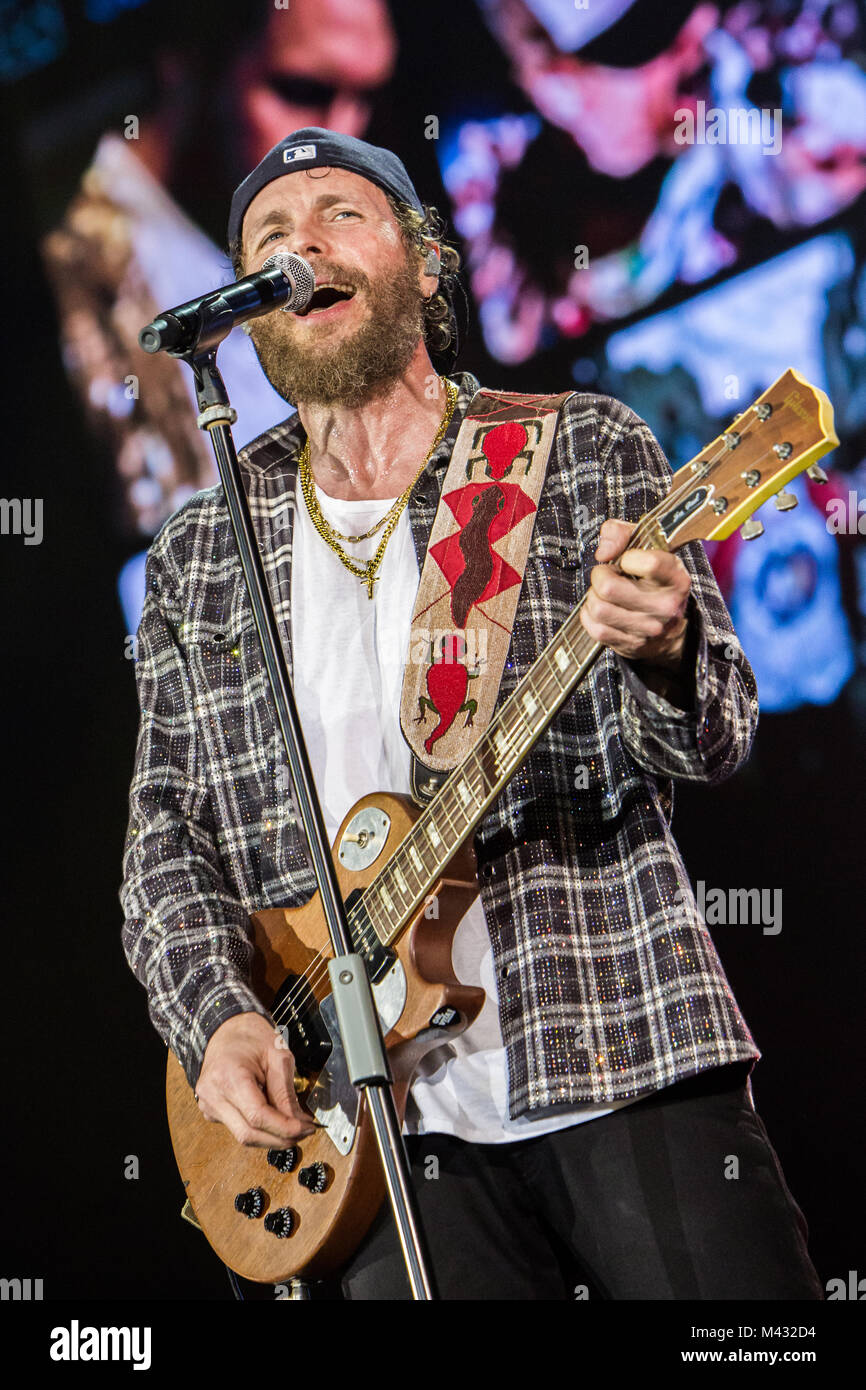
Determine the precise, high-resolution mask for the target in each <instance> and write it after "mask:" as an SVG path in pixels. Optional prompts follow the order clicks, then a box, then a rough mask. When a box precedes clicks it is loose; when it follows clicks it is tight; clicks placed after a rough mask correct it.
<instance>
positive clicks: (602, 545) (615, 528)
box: [595, 519, 635, 563]
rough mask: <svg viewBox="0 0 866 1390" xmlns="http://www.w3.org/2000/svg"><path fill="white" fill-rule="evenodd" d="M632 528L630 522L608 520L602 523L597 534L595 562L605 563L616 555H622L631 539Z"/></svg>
mask: <svg viewBox="0 0 866 1390" xmlns="http://www.w3.org/2000/svg"><path fill="white" fill-rule="evenodd" d="M634 529H635V528H634V526H633V524H632V523H631V522H630V521H614V520H613V519H609V520H607V521H603V522H602V524H601V529H600V531H599V533H598V548H597V549H596V552H595V558H596V560H600V561H601V562H602V563H605V562H606V561H608V560H612V559H613V558H614V557H615V556H616V555H620V554H622V552H623V550H625V548H626V546H627V545H628V543H629V540H630V539H631V534H632V532H633V531H634Z"/></svg>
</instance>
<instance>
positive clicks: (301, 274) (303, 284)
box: [262, 251, 316, 314]
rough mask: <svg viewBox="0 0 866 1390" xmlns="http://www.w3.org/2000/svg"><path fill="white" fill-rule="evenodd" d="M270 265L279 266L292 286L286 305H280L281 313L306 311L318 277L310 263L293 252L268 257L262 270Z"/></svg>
mask: <svg viewBox="0 0 866 1390" xmlns="http://www.w3.org/2000/svg"><path fill="white" fill-rule="evenodd" d="M269 265H275V266H277V267H278V268H279V269H280V270H281V271H282V272H283V274H284V275H285V277H286V279H287V280H288V282H289V284H290V285H291V289H290V291H289V297H288V299H287V300H286V302H285V304H281V305H280V312H281V313H283V314H291V313H294V312H295V311H296V310H298V309H306V307H307V305H308V304H309V302H310V300H311V299H312V297H313V292H314V290H315V288H316V277H315V275H314V273H313V267H312V266H311V265H310V263H309V261H305V260H304V258H303V256H296V255H295V253H294V252H293V251H275V252H274V254H273V255H272V256H268V259H267V260H266V261H265V262H264V264H263V266H262V270H267V268H268V266H269Z"/></svg>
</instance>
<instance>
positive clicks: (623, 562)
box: [619, 550, 691, 588]
mask: <svg viewBox="0 0 866 1390" xmlns="http://www.w3.org/2000/svg"><path fill="white" fill-rule="evenodd" d="M619 567H620V569H621V570H622V571H623V573H624V574H630V575H634V577H635V578H636V579H643V580H645V581H646V582H648V583H651V584H657V585H669V586H670V587H672V588H673V587H680V588H687V587H688V585H689V584H690V582H691V581H690V579H689V572H688V570H687V569H686V567H685V565H684V564H683V562H682V560H681V559H680V558H679V556H678V555H671V554H670V553H669V552H668V551H666V550H626V551H625V552H624V554H623V555H621V556H620V561H619Z"/></svg>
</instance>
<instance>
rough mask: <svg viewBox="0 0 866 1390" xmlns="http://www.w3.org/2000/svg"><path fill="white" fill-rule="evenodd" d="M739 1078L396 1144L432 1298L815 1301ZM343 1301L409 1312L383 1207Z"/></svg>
mask: <svg viewBox="0 0 866 1390" xmlns="http://www.w3.org/2000/svg"><path fill="white" fill-rule="evenodd" d="M750 1067H751V1063H748V1062H746V1063H737V1064H734V1065H732V1066H726V1067H720V1068H718V1069H717V1070H714V1071H711V1072H707V1073H704V1074H702V1075H701V1076H698V1077H692V1078H689V1080H687V1081H684V1082H678V1083H676V1084H675V1085H673V1086H669V1087H666V1088H665V1089H664V1090H662V1091H658V1092H656V1093H654V1094H653V1095H652V1096H650V1097H648V1098H646V1099H644V1100H641V1101H637V1102H636V1103H635V1104H633V1105H629V1106H626V1107H625V1108H624V1109H623V1110H620V1111H614V1112H613V1114H611V1115H606V1116H604V1117H603V1118H602V1119H599V1120H590V1121H588V1122H586V1123H584V1124H578V1125H574V1126H572V1127H571V1128H568V1129H563V1130H559V1131H557V1132H556V1133H554V1134H549V1135H542V1136H539V1137H538V1138H535V1139H526V1140H521V1141H518V1142H516V1143H507V1144H468V1143H465V1142H463V1141H462V1140H459V1139H453V1138H451V1137H450V1136H449V1135H444V1134H429V1135H418V1136H410V1137H408V1138H407V1141H406V1143H407V1149H408V1152H409V1157H410V1159H411V1162H412V1173H413V1179H414V1185H415V1190H416V1192H417V1194H418V1203H419V1209H420V1214H421V1221H422V1223H423V1227H424V1231H425V1234H426V1237H427V1242H428V1246H429V1252H430V1258H431V1262H432V1265H433V1272H434V1277H435V1279H436V1284H437V1290H438V1294H439V1297H440V1298H443V1299H543V1300H549V1299H570V1300H573V1299H576V1298H579V1299H582V1298H590V1299H593V1298H601V1299H822V1298H823V1297H824V1293H823V1290H822V1287H821V1284H820V1281H819V1279H818V1275H817V1273H816V1271H815V1269H814V1267H813V1265H812V1262H811V1260H810V1259H809V1255H808V1252H807V1248H806V1241H807V1236H808V1229H807V1226H806V1222H805V1220H804V1218H803V1214H802V1212H801V1211H800V1208H799V1207H798V1206H797V1203H796V1202H795V1201H794V1198H793V1197H792V1195H791V1193H790V1192H789V1190H788V1187H787V1185H786V1183H785V1179H784V1176H783V1173H782V1170H781V1167H780V1165H779V1160H778V1158H777V1157H776V1153H775V1151H774V1149H773V1147H772V1145H771V1143H770V1140H769V1138H768V1135H767V1131H766V1129H765V1128H764V1124H763V1122H762V1120H761V1119H760V1117H759V1116H758V1114H757V1113H756V1111H755V1109H754V1105H753V1103H752V1095H751V1086H750V1085H749V1081H748V1073H749V1070H750ZM342 1292H343V1297H345V1298H349V1299H404V1298H408V1297H409V1288H408V1284H407V1281H406V1274H405V1269H404V1266H403V1262H402V1258H401V1255H400V1252H399V1247H398V1244H397V1238H396V1235H395V1234H394V1226H393V1220H392V1218H391V1214H390V1210H389V1208H388V1206H387V1204H386V1205H385V1207H384V1208H383V1210H382V1211H381V1212H380V1214H379V1217H378V1218H377V1221H376V1223H375V1225H374V1226H373V1228H372V1230H371V1231H370V1233H369V1234H368V1236H367V1238H366V1240H365V1241H364V1243H363V1245H362V1246H361V1247H360V1249H359V1250H358V1252H357V1254H356V1255H355V1256H354V1258H353V1259H352V1260H351V1262H350V1263H349V1265H348V1266H347V1268H346V1269H345V1270H344V1272H343V1278H342Z"/></svg>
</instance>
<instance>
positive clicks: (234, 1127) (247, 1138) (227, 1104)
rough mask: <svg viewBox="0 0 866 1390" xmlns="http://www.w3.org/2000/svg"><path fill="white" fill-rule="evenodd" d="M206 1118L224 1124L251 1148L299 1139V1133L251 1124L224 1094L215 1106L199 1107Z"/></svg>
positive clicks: (275, 1146) (241, 1142) (266, 1146)
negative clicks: (273, 1131) (272, 1131)
mask: <svg viewBox="0 0 866 1390" xmlns="http://www.w3.org/2000/svg"><path fill="white" fill-rule="evenodd" d="M199 1108H200V1109H201V1111H202V1114H203V1115H204V1118H205V1119H206V1120H211V1121H213V1122H219V1123H220V1124H224V1125H225V1127H226V1129H227V1130H228V1131H229V1133H230V1134H232V1135H233V1136H234V1138H235V1139H237V1141H238V1143H239V1144H247V1145H249V1146H250V1147H251V1148H259V1149H273V1148H277V1147H278V1145H282V1144H285V1143H286V1141H287V1140H293V1139H299V1138H301V1135H299V1134H291V1133H287V1134H272V1133H271V1132H270V1130H267V1129H259V1128H257V1127H256V1126H255V1125H251V1124H250V1123H249V1121H248V1119H247V1117H246V1116H245V1115H244V1114H243V1113H242V1112H241V1111H240V1110H239V1109H238V1107H237V1106H236V1105H233V1104H232V1103H231V1101H229V1100H226V1098H225V1096H222V1097H221V1098H220V1100H219V1101H218V1102H216V1104H214V1106H213V1107H212V1108H211V1107H207V1108H206V1107H205V1106H203V1105H200V1107H199Z"/></svg>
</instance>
